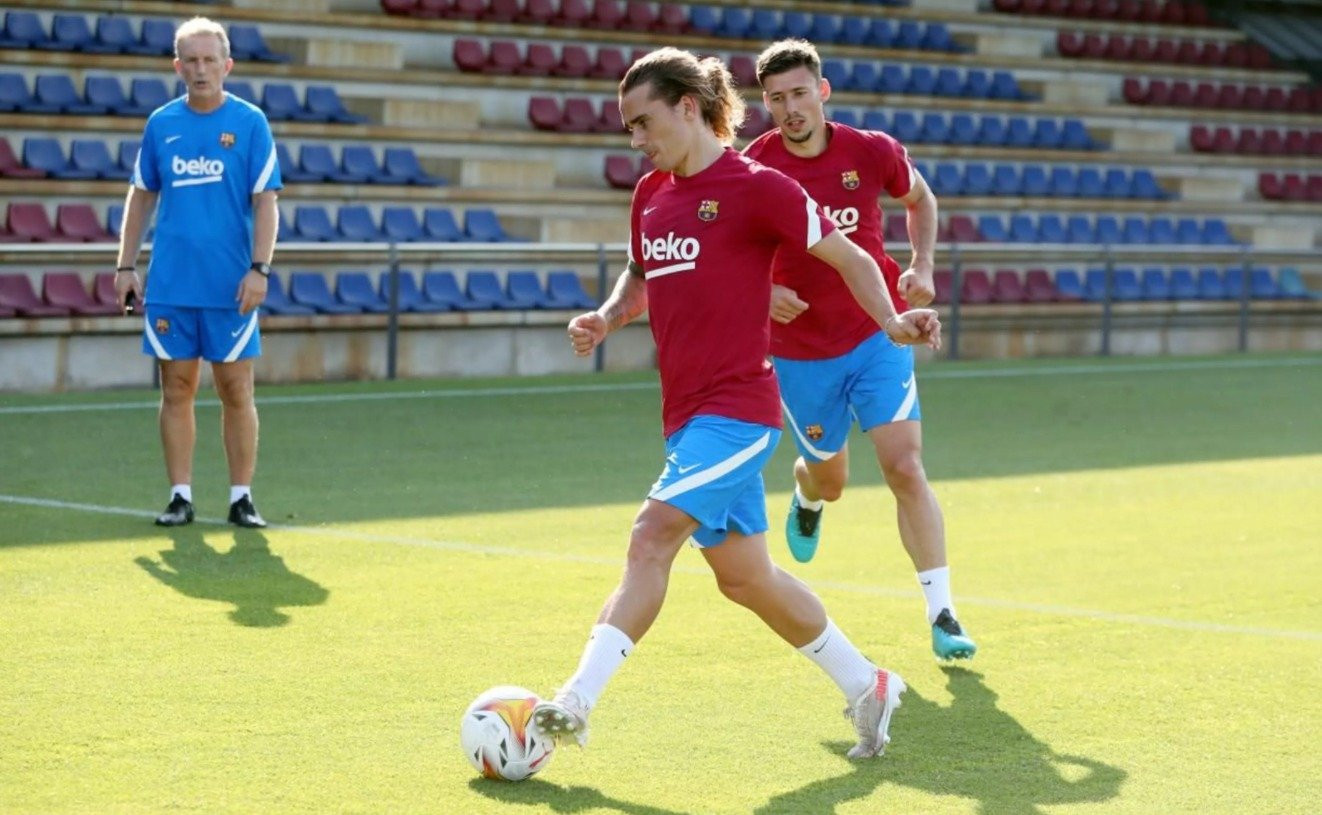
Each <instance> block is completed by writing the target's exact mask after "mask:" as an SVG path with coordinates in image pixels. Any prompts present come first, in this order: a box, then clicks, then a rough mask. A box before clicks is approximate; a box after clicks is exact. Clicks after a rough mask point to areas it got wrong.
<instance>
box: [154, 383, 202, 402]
mask: <svg viewBox="0 0 1322 815" xmlns="http://www.w3.org/2000/svg"><path fill="white" fill-rule="evenodd" d="M195 396H197V380H195V379H193V378H192V377H188V376H162V377H161V399H162V400H163V401H164V402H165V403H166V404H167V405H171V406H177V405H186V404H191V403H192V401H193V399H194V397H195Z"/></svg>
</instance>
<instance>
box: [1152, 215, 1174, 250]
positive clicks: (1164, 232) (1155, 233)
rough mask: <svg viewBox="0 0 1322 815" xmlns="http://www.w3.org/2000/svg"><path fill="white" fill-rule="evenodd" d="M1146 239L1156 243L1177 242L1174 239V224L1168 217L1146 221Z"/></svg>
mask: <svg viewBox="0 0 1322 815" xmlns="http://www.w3.org/2000/svg"><path fill="white" fill-rule="evenodd" d="M1148 239H1149V240H1150V241H1152V243H1154V244H1158V245H1167V244H1172V243H1178V241H1177V240H1176V239H1175V224H1174V223H1173V222H1172V221H1171V219H1170V218H1164V217H1159V218H1153V219H1152V220H1150V221H1148Z"/></svg>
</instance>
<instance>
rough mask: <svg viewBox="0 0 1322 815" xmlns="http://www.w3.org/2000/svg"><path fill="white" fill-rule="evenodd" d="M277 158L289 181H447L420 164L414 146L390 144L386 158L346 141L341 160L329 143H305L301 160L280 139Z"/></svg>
mask: <svg viewBox="0 0 1322 815" xmlns="http://www.w3.org/2000/svg"><path fill="white" fill-rule="evenodd" d="M275 152H276V157H277V159H278V160H279V162H280V177H281V179H283V180H284V181H285V183H289V184H316V183H322V182H333V183H336V184H412V185H415V186H424V187H435V186H440V185H442V184H445V183H446V181H445V179H444V178H439V177H437V176H433V175H431V174H429V173H428V172H427V171H426V170H424V169H423V168H422V165H421V164H419V163H418V156H417V154H416V153H414V152H413V148H412V147H387V148H386V149H385V150H384V151H383V154H382V160H381V161H379V162H378V161H377V157H376V152H375V151H374V150H373V149H372V148H371V147H368V146H366V145H354V144H346V145H344V146H343V147H342V148H341V149H340V157H339V158H338V159H337V158H336V157H335V154H334V152H333V151H332V148H331V145H328V144H303V145H301V146H300V147H299V149H298V161H295V160H294V157H293V154H292V153H290V152H289V148H288V147H287V146H286V145H285V143H284V142H277V143H276V146H275Z"/></svg>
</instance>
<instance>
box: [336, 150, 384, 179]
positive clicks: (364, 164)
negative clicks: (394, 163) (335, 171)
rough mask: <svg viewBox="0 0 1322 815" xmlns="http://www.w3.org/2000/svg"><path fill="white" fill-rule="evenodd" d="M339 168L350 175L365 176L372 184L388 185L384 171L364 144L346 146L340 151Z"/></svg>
mask: <svg viewBox="0 0 1322 815" xmlns="http://www.w3.org/2000/svg"><path fill="white" fill-rule="evenodd" d="M340 168H341V169H342V170H344V172H346V173H349V174H351V175H361V176H365V177H366V178H367V180H368V181H369V182H370V183H373V184H389V183H390V179H388V178H386V174H385V171H384V170H382V169H381V165H380V164H378V163H377V161H376V155H375V154H374V153H373V152H372V148H371V147H368V146H367V145H365V144H346V145H344V147H342V148H341V149H340Z"/></svg>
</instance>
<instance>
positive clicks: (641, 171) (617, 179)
mask: <svg viewBox="0 0 1322 815" xmlns="http://www.w3.org/2000/svg"><path fill="white" fill-rule="evenodd" d="M652 169H653V165H652V161H651V159H649V158H648V157H647V156H638V157H637V158H634V157H633V156H631V155H609V156H606V160H605V162H604V163H603V165H602V175H603V176H605V178H606V183H607V184H609V185H610V186H612V187H614V188H616V189H619V190H631V189H633V188H634V187H635V186H637V185H638V179H640V178H642V177H643V176H645V175H647V174H648V173H650V172H651V171H652Z"/></svg>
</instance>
